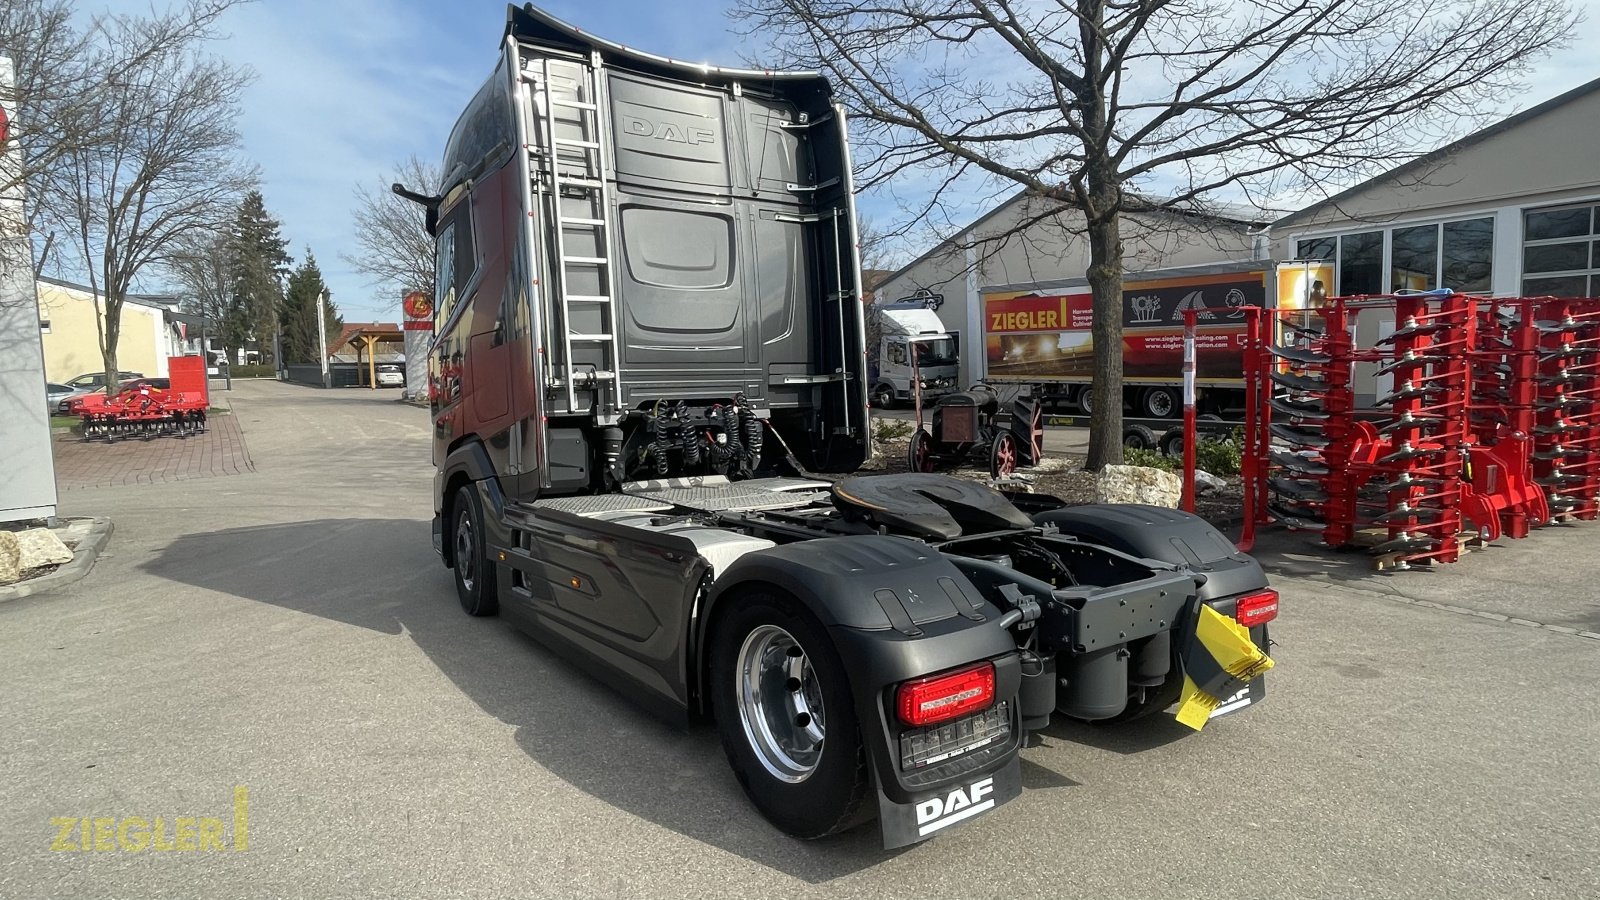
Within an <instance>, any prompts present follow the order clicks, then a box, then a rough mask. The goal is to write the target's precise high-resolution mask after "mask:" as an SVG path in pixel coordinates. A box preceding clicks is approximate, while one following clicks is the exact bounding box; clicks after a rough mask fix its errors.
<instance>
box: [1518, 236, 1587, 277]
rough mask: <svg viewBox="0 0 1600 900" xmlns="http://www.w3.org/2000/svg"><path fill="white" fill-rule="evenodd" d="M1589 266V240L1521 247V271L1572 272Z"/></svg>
mask: <svg viewBox="0 0 1600 900" xmlns="http://www.w3.org/2000/svg"><path fill="white" fill-rule="evenodd" d="M1587 268H1589V242H1588V241H1579V242H1578V243H1575V244H1542V245H1540V246H1538V247H1524V248H1522V271H1523V272H1524V273H1533V272H1573V271H1581V270H1583V269H1587Z"/></svg>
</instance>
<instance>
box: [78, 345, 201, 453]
mask: <svg viewBox="0 0 1600 900" xmlns="http://www.w3.org/2000/svg"><path fill="white" fill-rule="evenodd" d="M167 366H168V372H169V376H170V377H169V379H168V386H167V387H165V388H162V387H160V386H158V385H155V384H151V383H150V380H149V379H136V380H135V381H133V382H129V383H126V384H127V386H126V387H125V388H124V389H122V390H120V391H119V392H118V393H117V394H116V395H115V396H112V397H107V396H106V395H105V394H90V395H89V396H87V397H84V398H83V399H82V400H79V401H77V403H76V404H75V411H76V412H77V414H78V415H79V416H80V417H81V418H82V419H83V439H84V440H86V441H92V440H104V441H106V442H107V443H111V442H113V441H116V440H118V439H121V438H133V437H137V438H143V439H145V440H149V439H150V438H153V437H159V436H163V435H173V436H177V437H188V436H189V435H191V434H199V433H200V432H203V431H205V430H206V410H207V409H208V408H209V407H210V393H209V391H208V388H207V385H206V368H205V359H204V358H203V357H199V356H180V357H175V358H173V359H170V360H168V363H167Z"/></svg>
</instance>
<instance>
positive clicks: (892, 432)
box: [872, 419, 917, 444]
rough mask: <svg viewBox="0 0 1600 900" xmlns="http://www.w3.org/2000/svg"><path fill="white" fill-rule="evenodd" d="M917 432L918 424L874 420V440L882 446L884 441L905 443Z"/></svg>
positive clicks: (896, 420)
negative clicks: (912, 433)
mask: <svg viewBox="0 0 1600 900" xmlns="http://www.w3.org/2000/svg"><path fill="white" fill-rule="evenodd" d="M916 430H917V426H916V423H914V422H907V421H906V420H904V419H873V420H872V439H873V440H874V441H876V442H877V443H880V444H881V443H883V442H884V441H903V440H905V439H907V438H909V437H911V432H913V431H916Z"/></svg>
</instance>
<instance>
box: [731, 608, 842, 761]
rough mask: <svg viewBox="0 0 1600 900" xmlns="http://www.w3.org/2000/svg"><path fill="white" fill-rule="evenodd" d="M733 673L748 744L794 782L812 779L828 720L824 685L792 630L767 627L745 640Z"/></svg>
mask: <svg viewBox="0 0 1600 900" xmlns="http://www.w3.org/2000/svg"><path fill="white" fill-rule="evenodd" d="M734 675H735V677H736V678H737V679H738V684H737V685H736V686H735V690H736V691H737V692H738V699H739V720H740V723H741V725H742V726H743V727H744V735H745V740H746V741H747V742H748V743H749V745H750V749H751V750H753V751H754V752H755V756H756V759H757V760H758V761H760V763H761V765H762V767H763V768H765V769H766V770H767V772H769V773H770V774H771V775H772V776H773V777H774V778H777V779H780V780H782V781H787V782H790V783H798V782H801V781H804V780H806V779H807V778H809V777H811V773H812V772H814V771H816V768H817V764H818V762H820V761H821V759H822V744H823V738H824V737H825V735H826V729H827V719H826V717H825V715H824V712H823V707H822V684H821V682H820V681H818V679H817V675H816V671H815V670H814V669H813V668H812V667H811V662H810V660H809V659H808V658H807V657H806V654H805V650H803V649H802V648H801V647H800V644H799V643H798V642H797V641H795V639H794V636H793V635H791V634H789V632H787V631H785V630H783V629H782V628H779V627H778V626H776V625H762V626H760V627H759V628H756V629H755V630H753V631H751V632H750V634H749V635H747V636H746V637H745V639H744V644H743V645H742V646H741V647H740V648H739V658H738V662H737V664H736V667H735V669H734Z"/></svg>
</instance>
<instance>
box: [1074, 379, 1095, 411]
mask: <svg viewBox="0 0 1600 900" xmlns="http://www.w3.org/2000/svg"><path fill="white" fill-rule="evenodd" d="M1076 403H1077V405H1078V412H1081V413H1083V414H1084V415H1086V416H1092V415H1094V385H1092V384H1086V385H1084V386H1083V387H1081V388H1078V397H1077V400H1076Z"/></svg>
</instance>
